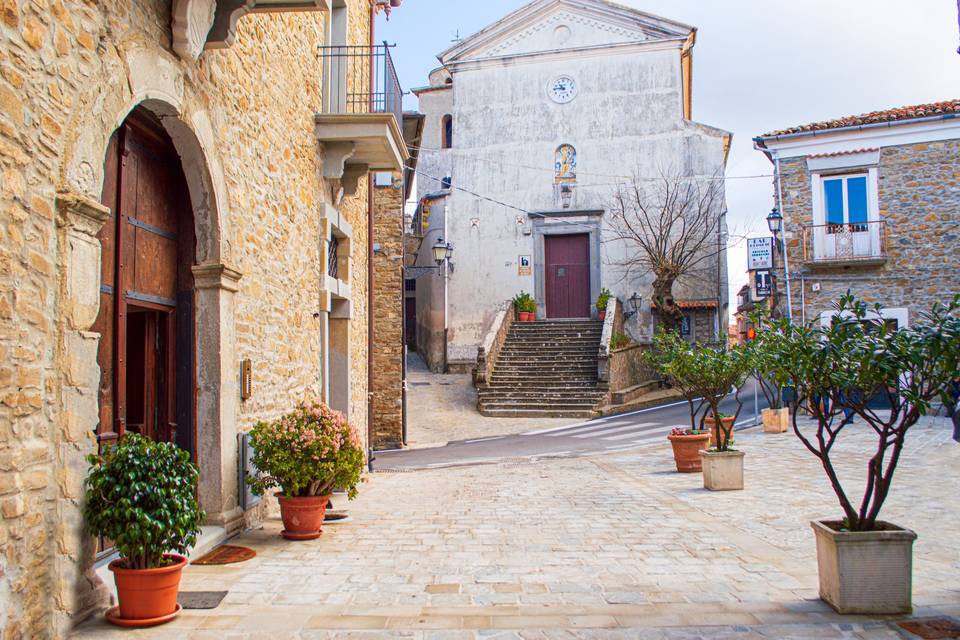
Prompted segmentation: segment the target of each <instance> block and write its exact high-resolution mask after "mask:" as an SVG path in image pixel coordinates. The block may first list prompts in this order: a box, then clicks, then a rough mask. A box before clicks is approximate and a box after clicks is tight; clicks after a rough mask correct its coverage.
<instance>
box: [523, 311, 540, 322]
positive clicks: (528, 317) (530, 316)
mask: <svg viewBox="0 0 960 640" xmlns="http://www.w3.org/2000/svg"><path fill="white" fill-rule="evenodd" d="M535 319H536V314H535V313H533V312H532V311H521V312H520V322H533V321H534V320H535Z"/></svg>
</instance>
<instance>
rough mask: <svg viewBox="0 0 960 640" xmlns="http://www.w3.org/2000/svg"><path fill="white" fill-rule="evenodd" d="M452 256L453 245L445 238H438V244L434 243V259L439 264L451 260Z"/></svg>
mask: <svg viewBox="0 0 960 640" xmlns="http://www.w3.org/2000/svg"><path fill="white" fill-rule="evenodd" d="M451 257H453V245H451V244H450V243H449V242H444V241H443V238H440V239H439V240H437V242H436V244H434V245H433V260H434V262H436V263H437V266H440V265H442V264H443V263H444V262H449V260H450V258H451Z"/></svg>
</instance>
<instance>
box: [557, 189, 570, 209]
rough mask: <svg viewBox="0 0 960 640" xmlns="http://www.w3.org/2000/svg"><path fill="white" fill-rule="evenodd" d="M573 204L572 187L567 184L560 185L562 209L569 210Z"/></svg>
mask: <svg viewBox="0 0 960 640" xmlns="http://www.w3.org/2000/svg"><path fill="white" fill-rule="evenodd" d="M571 202H573V187H572V186H571V185H569V184H564V185H560V203H561V205H562V206H563V208H564V209H569V208H570V203H571Z"/></svg>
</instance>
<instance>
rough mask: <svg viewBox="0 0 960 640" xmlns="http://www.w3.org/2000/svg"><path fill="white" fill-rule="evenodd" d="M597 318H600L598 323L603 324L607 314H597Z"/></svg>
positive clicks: (604, 312)
mask: <svg viewBox="0 0 960 640" xmlns="http://www.w3.org/2000/svg"><path fill="white" fill-rule="evenodd" d="M597 317H598V318H600V322H603V321H604V320H606V319H607V312H606V311H601V312H600V313H598V314H597Z"/></svg>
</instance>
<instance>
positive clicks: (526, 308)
mask: <svg viewBox="0 0 960 640" xmlns="http://www.w3.org/2000/svg"><path fill="white" fill-rule="evenodd" d="M513 306H514V308H515V309H516V310H517V319H518V320H519V321H520V322H533V321H534V320H536V319H537V301H536V300H534V299H533V296H531V295H530V294H529V293H526V292H524V291H521V292H520V293H518V294H517V295H515V296H514V297H513Z"/></svg>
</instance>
